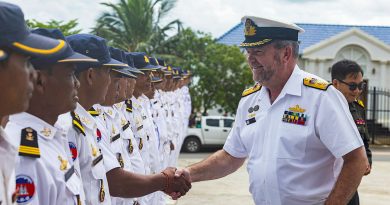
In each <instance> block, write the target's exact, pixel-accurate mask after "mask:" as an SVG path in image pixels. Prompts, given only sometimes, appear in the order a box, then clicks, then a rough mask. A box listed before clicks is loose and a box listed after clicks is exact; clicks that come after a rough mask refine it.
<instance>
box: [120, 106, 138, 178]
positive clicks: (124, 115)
mask: <svg viewBox="0 0 390 205" xmlns="http://www.w3.org/2000/svg"><path fill="white" fill-rule="evenodd" d="M114 109H116V110H117V112H118V113H119V117H120V118H121V124H123V121H128V122H130V125H129V126H127V125H124V126H123V125H122V132H121V133H122V134H121V136H122V138H123V144H124V145H125V147H126V151H128V152H129V156H130V161H131V165H132V167H133V171H134V172H135V173H138V174H145V164H144V162H143V161H142V157H141V154H140V153H139V149H138V144H137V141H136V140H135V137H134V133H133V131H132V129H131V123H132V122H134V120H133V114H132V112H129V111H127V110H126V104H125V103H124V102H121V103H118V104H116V105H115V107H114ZM130 146H131V147H132V150H131V148H130Z"/></svg>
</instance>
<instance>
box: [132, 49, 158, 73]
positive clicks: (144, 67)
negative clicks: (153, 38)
mask: <svg viewBox="0 0 390 205" xmlns="http://www.w3.org/2000/svg"><path fill="white" fill-rule="evenodd" d="M130 54H131V55H132V57H133V61H134V66H135V67H136V68H138V69H139V70H141V71H148V70H157V69H159V67H158V66H155V65H152V64H150V61H149V58H148V56H147V55H146V53H144V52H131V53H130Z"/></svg>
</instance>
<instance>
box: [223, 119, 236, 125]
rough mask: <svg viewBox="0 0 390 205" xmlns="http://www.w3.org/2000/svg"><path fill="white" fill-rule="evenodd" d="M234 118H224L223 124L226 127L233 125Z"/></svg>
mask: <svg viewBox="0 0 390 205" xmlns="http://www.w3.org/2000/svg"><path fill="white" fill-rule="evenodd" d="M233 122H234V120H232V119H223V126H224V127H233Z"/></svg>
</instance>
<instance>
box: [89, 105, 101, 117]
mask: <svg viewBox="0 0 390 205" xmlns="http://www.w3.org/2000/svg"><path fill="white" fill-rule="evenodd" d="M88 113H89V114H90V115H92V116H93V117H97V116H99V114H100V113H99V111H97V110H95V108H93V107H91V108H90V109H89V110H88Z"/></svg>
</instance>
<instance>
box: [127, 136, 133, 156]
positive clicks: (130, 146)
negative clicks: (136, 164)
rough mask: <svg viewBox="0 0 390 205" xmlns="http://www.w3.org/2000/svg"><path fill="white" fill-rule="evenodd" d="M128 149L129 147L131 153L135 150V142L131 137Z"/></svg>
mask: <svg viewBox="0 0 390 205" xmlns="http://www.w3.org/2000/svg"><path fill="white" fill-rule="evenodd" d="M127 149H128V151H129V153H130V154H132V153H133V151H134V147H133V143H132V141H131V139H129V146H128V147H127Z"/></svg>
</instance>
